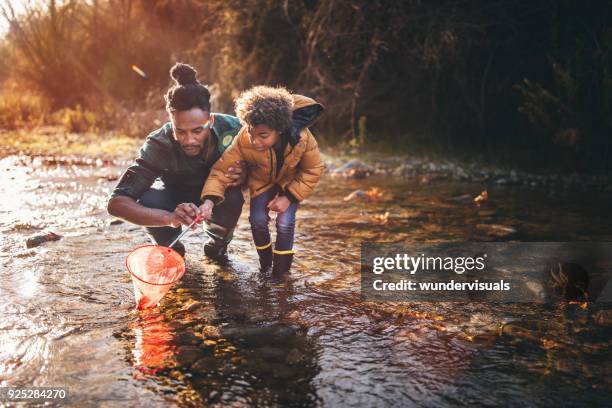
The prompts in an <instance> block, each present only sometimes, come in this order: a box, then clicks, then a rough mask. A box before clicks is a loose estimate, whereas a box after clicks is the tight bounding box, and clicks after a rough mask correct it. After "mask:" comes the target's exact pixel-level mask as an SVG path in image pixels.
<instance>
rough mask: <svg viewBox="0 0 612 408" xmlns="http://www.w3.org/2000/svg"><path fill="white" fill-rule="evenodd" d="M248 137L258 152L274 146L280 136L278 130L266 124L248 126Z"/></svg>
mask: <svg viewBox="0 0 612 408" xmlns="http://www.w3.org/2000/svg"><path fill="white" fill-rule="evenodd" d="M248 131H249V139H250V141H251V144H252V145H253V147H254V148H255V150H257V151H258V152H263V151H266V150H268V149H271V148H272V147H274V145H275V144H276V143H278V141H279V139H280V137H279V135H278V131H276V130H274V129H271V128H269V127H268V126H266V125H257V126H252V127H251V126H249V128H248Z"/></svg>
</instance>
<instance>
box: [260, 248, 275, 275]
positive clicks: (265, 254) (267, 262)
mask: <svg viewBox="0 0 612 408" xmlns="http://www.w3.org/2000/svg"><path fill="white" fill-rule="evenodd" d="M257 254H258V255H259V266H260V267H261V271H262V272H265V271H266V270H268V268H270V267H271V266H272V245H268V246H267V247H266V248H264V249H257Z"/></svg>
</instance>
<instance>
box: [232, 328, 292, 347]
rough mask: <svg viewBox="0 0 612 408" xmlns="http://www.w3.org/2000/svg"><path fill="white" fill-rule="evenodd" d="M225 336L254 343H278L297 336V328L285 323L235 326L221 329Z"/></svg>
mask: <svg viewBox="0 0 612 408" xmlns="http://www.w3.org/2000/svg"><path fill="white" fill-rule="evenodd" d="M221 334H222V335H223V337H226V338H229V339H240V340H242V341H244V342H246V343H248V344H252V345H267V344H278V343H284V342H286V341H291V340H292V339H293V338H294V337H295V336H296V330H295V329H293V328H291V327H289V326H285V325H280V324H277V325H272V326H264V327H235V328H226V329H222V330H221Z"/></svg>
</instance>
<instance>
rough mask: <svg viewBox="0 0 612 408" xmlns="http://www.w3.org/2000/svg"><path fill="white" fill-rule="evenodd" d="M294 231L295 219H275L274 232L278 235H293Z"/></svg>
mask: <svg viewBox="0 0 612 408" xmlns="http://www.w3.org/2000/svg"><path fill="white" fill-rule="evenodd" d="M294 230H295V219H291V218H281V217H279V218H277V219H276V231H278V232H280V233H293V231H294Z"/></svg>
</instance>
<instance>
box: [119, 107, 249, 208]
mask: <svg viewBox="0 0 612 408" xmlns="http://www.w3.org/2000/svg"><path fill="white" fill-rule="evenodd" d="M212 115H214V117H215V121H214V124H213V128H212V132H211V135H212V136H213V137H215V138H216V140H217V149H216V150H215V152H214V153H213V154H212V155H211V157H210V158H209V159H208V160H207V161H205V160H204V159H203V158H202V157H188V156H187V155H186V154H185V153H184V152H183V149H182V148H181V146H180V145H179V144H178V142H177V141H176V140H175V139H174V136H173V130H172V124H171V123H169V122H168V123H166V124H165V125H164V126H162V127H161V128H159V129H157V130H156V131H154V132H152V133H151V134H149V136H147V139H146V140H145V142H144V144H143V145H142V147H141V149H140V154H139V156H138V158H137V159H136V161H135V162H134V164H132V165H131V166H130V167H128V169H127V170H126V171H125V173H123V175H122V176H121V178H120V179H119V182H118V183H117V186H116V187H115V189H114V190H113V192H112V194H111V198H114V197H116V196H128V197H132V198H133V199H135V200H138V199H140V197H141V196H142V195H143V194H144V192H145V191H147V190H148V189H149V188H151V186H152V185H153V183H154V182H155V180H157V179H160V180H161V181H162V182H163V184H164V186H165V187H166V188H168V189H172V190H173V191H175V192H176V193H177V194H180V195H186V196H192V195H193V196H194V197H198V196H199V194H200V191H202V187H203V186H204V182H205V181H206V178H207V177H208V174H209V172H210V169H211V167H212V165H213V164H214V163H215V162H216V161H217V160H218V159H219V157H221V154H222V153H223V151H224V150H225V149H226V148H227V147H228V146H229V145H230V144H231V143H232V141H233V140H234V137H235V136H236V134H238V131H239V130H240V122H239V121H238V118H236V117H234V116H231V115H225V114H222V113H212Z"/></svg>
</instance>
